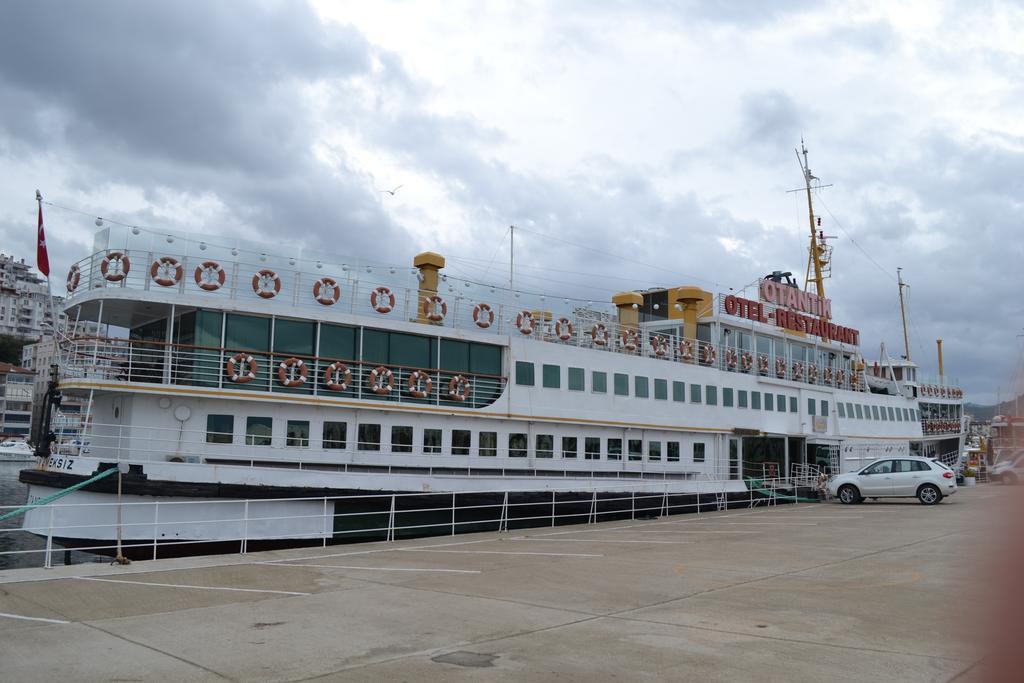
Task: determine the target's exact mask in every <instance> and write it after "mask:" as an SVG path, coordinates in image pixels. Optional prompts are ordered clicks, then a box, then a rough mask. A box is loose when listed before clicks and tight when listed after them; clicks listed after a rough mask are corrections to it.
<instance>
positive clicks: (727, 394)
mask: <svg viewBox="0 0 1024 683" xmlns="http://www.w3.org/2000/svg"><path fill="white" fill-rule="evenodd" d="M722 405H723V406H725V407H726V408H732V389H730V388H729V387H722Z"/></svg>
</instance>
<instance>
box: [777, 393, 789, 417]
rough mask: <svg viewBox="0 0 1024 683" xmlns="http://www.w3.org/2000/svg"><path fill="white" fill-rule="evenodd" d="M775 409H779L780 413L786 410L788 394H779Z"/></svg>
mask: <svg viewBox="0 0 1024 683" xmlns="http://www.w3.org/2000/svg"><path fill="white" fill-rule="evenodd" d="M775 410H777V411H779V412H780V413H784V412H786V395H785V394H778V395H777V396H776V397H775Z"/></svg>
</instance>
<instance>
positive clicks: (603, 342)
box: [590, 323, 611, 346]
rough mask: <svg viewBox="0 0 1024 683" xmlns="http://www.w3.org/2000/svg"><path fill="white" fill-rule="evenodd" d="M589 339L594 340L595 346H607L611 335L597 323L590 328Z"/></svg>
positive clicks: (601, 324) (602, 325)
mask: <svg viewBox="0 0 1024 683" xmlns="http://www.w3.org/2000/svg"><path fill="white" fill-rule="evenodd" d="M590 338H591V339H593V340H594V345H595V346H607V345H608V341H609V339H611V335H609V334H608V328H607V327H605V326H604V324H603V323H598V324H596V325H594V326H593V327H591V328H590Z"/></svg>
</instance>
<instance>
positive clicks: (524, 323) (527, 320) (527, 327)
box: [516, 311, 537, 334]
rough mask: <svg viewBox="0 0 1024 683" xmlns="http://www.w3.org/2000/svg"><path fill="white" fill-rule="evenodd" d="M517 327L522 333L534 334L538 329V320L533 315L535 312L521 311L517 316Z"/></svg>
mask: <svg viewBox="0 0 1024 683" xmlns="http://www.w3.org/2000/svg"><path fill="white" fill-rule="evenodd" d="M516 328H517V329H518V330H519V332H520V334H533V331H534V330H535V329H537V320H536V319H535V318H534V317H533V313H530V312H529V311H520V312H519V315H517V316H516Z"/></svg>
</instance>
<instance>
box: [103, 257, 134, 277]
mask: <svg viewBox="0 0 1024 683" xmlns="http://www.w3.org/2000/svg"><path fill="white" fill-rule="evenodd" d="M111 264H114V265H113V268H111ZM131 269H132V264H131V261H129V260H128V257H127V256H125V255H124V254H122V253H121V252H119V251H112V252H110V253H109V254H107V255H106V256H104V257H103V261H102V262H100V273H101V274H102V275H103V277H104V279H106V280H107V281H109V282H120V281H121V280H123V279H125V278H126V277H128V272H129V271H130V270H131Z"/></svg>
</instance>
